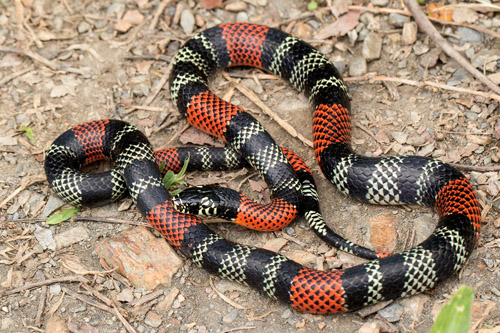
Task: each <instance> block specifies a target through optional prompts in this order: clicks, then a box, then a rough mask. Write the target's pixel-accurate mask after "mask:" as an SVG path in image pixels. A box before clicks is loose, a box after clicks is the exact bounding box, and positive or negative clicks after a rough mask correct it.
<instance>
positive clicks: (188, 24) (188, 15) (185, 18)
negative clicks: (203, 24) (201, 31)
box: [180, 9, 195, 35]
mask: <svg viewBox="0 0 500 333" xmlns="http://www.w3.org/2000/svg"><path fill="white" fill-rule="evenodd" d="M194 23H195V19H194V15H193V13H192V12H191V11H190V10H189V9H184V10H183V11H182V13H181V22H180V24H181V27H182V30H184V33H185V34H186V35H190V34H192V33H193V30H194Z"/></svg>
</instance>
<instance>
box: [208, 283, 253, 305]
mask: <svg viewBox="0 0 500 333" xmlns="http://www.w3.org/2000/svg"><path fill="white" fill-rule="evenodd" d="M210 286H211V287H212V289H213V291H215V293H216V294H217V295H218V296H219V297H220V298H221V299H222V300H223V301H224V302H226V303H228V304H230V305H232V306H234V307H235V308H237V309H239V310H245V309H246V308H245V307H244V306H243V305H239V304H238V303H236V302H234V301H233V300H232V299H230V298H229V297H227V296H226V295H224V294H223V293H221V292H220V291H218V290H217V289H216V288H215V286H214V282H213V280H212V277H210Z"/></svg>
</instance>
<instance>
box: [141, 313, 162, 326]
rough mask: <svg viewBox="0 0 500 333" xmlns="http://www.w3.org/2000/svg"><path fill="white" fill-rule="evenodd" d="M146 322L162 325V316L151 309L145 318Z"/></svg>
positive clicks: (151, 324) (150, 324)
mask: <svg viewBox="0 0 500 333" xmlns="http://www.w3.org/2000/svg"><path fill="white" fill-rule="evenodd" d="M144 323H145V324H146V325H148V326H151V327H154V328H156V327H160V325H161V316H160V315H159V314H157V313H156V312H154V311H149V312H148V313H147V315H146V318H145V319H144Z"/></svg>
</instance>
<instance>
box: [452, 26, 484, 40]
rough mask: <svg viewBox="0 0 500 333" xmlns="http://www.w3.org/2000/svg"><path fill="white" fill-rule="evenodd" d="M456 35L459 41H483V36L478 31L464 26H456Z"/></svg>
mask: <svg viewBox="0 0 500 333" xmlns="http://www.w3.org/2000/svg"><path fill="white" fill-rule="evenodd" d="M455 34H456V35H458V36H460V40H459V42H460V43H467V42H473V43H474V42H482V41H483V36H482V35H481V33H480V32H477V31H476V30H473V29H470V28H466V27H458V29H457V31H456V32H455Z"/></svg>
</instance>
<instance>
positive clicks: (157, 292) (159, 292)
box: [129, 289, 164, 307]
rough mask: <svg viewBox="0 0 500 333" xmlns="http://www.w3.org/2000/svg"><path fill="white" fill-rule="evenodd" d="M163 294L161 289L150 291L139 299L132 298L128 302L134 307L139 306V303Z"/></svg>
mask: <svg viewBox="0 0 500 333" xmlns="http://www.w3.org/2000/svg"><path fill="white" fill-rule="evenodd" d="M163 294H164V291H163V289H160V290H157V291H154V292H152V293H149V294H147V295H144V296H142V297H141V298H139V299H136V300H133V301H132V302H130V303H129V305H130V306H134V307H135V306H139V305H141V304H144V303H146V302H149V301H151V300H153V299H155V298H158V297H160V296H161V295H163Z"/></svg>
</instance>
